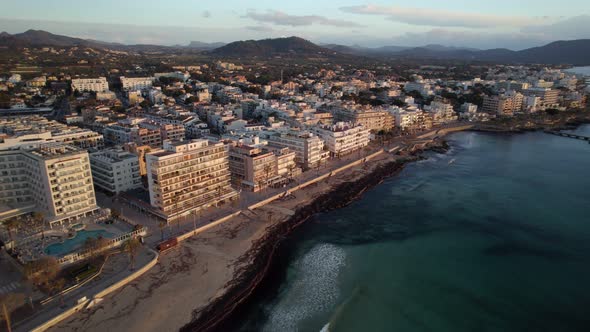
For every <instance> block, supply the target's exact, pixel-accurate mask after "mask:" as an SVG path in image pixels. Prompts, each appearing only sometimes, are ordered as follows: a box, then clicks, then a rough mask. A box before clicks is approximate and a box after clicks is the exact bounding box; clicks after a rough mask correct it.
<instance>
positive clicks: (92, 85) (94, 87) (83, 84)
mask: <svg viewBox="0 0 590 332" xmlns="http://www.w3.org/2000/svg"><path fill="white" fill-rule="evenodd" d="M72 90H73V91H80V92H84V91H88V92H106V91H109V83H108V82H107V79H106V77H99V78H74V79H72Z"/></svg>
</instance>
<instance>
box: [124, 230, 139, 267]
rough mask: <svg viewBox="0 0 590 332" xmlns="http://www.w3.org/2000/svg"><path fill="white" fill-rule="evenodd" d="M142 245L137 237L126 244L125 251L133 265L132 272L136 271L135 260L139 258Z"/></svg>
mask: <svg viewBox="0 0 590 332" xmlns="http://www.w3.org/2000/svg"><path fill="white" fill-rule="evenodd" d="M140 245H141V244H140V243H139V240H138V239H137V238H136V237H133V238H130V239H129V240H127V241H126V242H125V247H124V250H125V252H126V253H127V254H128V255H129V264H131V269H132V270H134V269H135V258H136V257H137V252H138V251H139V247H140Z"/></svg>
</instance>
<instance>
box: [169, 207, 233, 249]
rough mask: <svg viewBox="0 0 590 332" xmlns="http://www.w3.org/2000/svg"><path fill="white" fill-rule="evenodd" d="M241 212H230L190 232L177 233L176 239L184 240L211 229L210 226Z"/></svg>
mask: <svg viewBox="0 0 590 332" xmlns="http://www.w3.org/2000/svg"><path fill="white" fill-rule="evenodd" d="M241 213H242V211H238V212H234V213H232V214H230V215H227V216H225V217H222V218H220V219H217V220H216V221H214V222H211V223H208V224H207V225H205V226H202V227H199V228H197V229H196V230H192V231H190V232H186V233H184V234H182V235H179V236H177V237H176V239H177V240H178V242H181V241H184V240H186V239H188V238H190V237H191V236H195V235H197V234H200V233H203V232H204V231H206V230H209V229H211V228H213V227H215V226H217V225H220V224H222V223H224V222H226V221H228V220H230V219H231V218H233V217H237V216H239V215H240V214H241Z"/></svg>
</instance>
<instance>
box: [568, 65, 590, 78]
mask: <svg viewBox="0 0 590 332" xmlns="http://www.w3.org/2000/svg"><path fill="white" fill-rule="evenodd" d="M566 71H567V72H570V73H574V74H578V75H584V76H587V77H590V66H588V67H573V68H570V69H567V70H566Z"/></svg>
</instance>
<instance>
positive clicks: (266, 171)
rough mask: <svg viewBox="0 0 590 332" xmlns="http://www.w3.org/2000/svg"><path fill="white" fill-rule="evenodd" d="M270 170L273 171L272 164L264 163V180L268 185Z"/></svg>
mask: <svg viewBox="0 0 590 332" xmlns="http://www.w3.org/2000/svg"><path fill="white" fill-rule="evenodd" d="M270 172H272V166H271V165H270V164H266V165H264V180H265V182H266V186H267V187H268V180H269V179H270Z"/></svg>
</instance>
